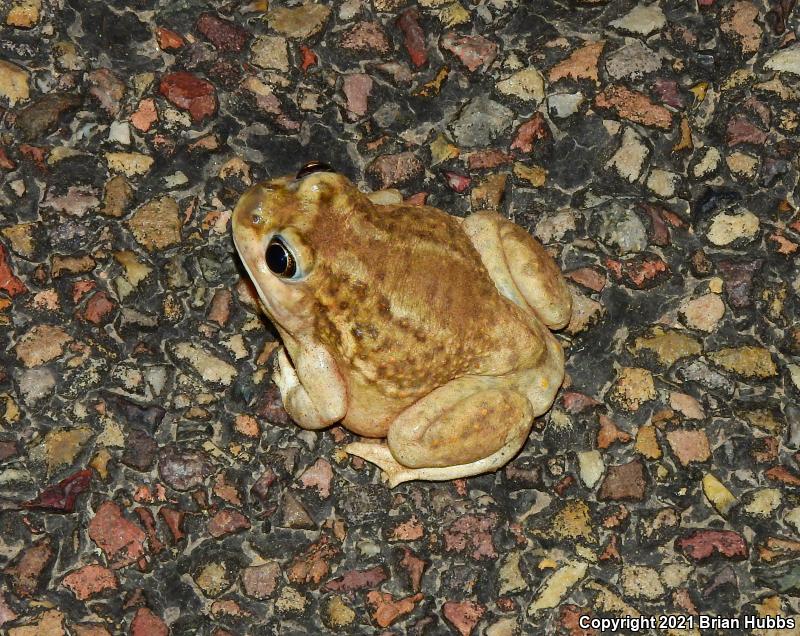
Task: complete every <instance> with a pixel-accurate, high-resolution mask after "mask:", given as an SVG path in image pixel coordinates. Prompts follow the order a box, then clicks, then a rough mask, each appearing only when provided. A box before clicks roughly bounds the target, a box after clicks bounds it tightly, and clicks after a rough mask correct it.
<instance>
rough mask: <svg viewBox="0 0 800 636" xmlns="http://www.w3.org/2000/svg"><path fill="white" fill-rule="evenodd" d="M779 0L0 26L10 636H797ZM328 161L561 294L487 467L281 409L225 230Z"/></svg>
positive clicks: (797, 291)
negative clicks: (539, 373)
mask: <svg viewBox="0 0 800 636" xmlns="http://www.w3.org/2000/svg"><path fill="white" fill-rule="evenodd" d="M794 5H795V1H794V0H777V1H772V0H770V1H766V0H762V1H750V0H736V1H732V2H731V1H727V0H696V1H691V2H686V1H679V0H655V1H654V2H651V3H633V2H630V1H620V2H602V1H598V0H575V1H574V2H567V1H564V2H556V1H553V0H542V1H536V2H532V1H531V2H526V1H523V0H480V1H471V0H418V1H417V2H416V3H414V2H410V1H408V0H336V1H334V2H327V3H325V2H318V3H313V2H306V3H301V2H293V1H291V0H286V1H284V2H270V3H269V4H268V3H267V2H266V0H253V1H252V2H249V3H248V2H247V1H243V2H238V1H232V2H227V3H223V2H187V1H186V0H172V1H167V0H110V1H109V2H103V1H94V0H7V1H6V2H3V3H2V5H0V325H1V326H0V633H3V634H9V635H11V636H58V635H61V634H71V635H75V636H100V635H102V634H134V635H136V636H151V635H161V634H173V635H179V634H193V635H194V634H203V635H204V634H208V635H214V636H224V635H233V634H252V635H260V634H281V635H284V634H323V633H345V634H420V635H421V634H461V635H462V636H467V635H470V634H486V635H487V636H505V635H512V634H569V635H571V636H578V635H586V634H599V631H598V630H597V629H593V628H591V627H589V628H586V629H584V628H582V627H581V623H580V618H579V617H580V616H582V615H591V616H595V617H601V616H602V617H612V618H614V617H616V618H619V617H624V616H626V615H629V616H633V617H637V616H645V617H647V616H667V615H674V616H675V617H677V618H676V619H675V620H674V621H673V623H672V624H671V625H667V627H666V628H664V629H659V628H658V627H657V628H655V629H647V630H645V632H644V633H661V634H700V633H703V634H723V633H725V634H730V633H737V634H739V633H741V634H748V633H753V634H776V635H777V634H780V635H782V636H783V635H788V634H800V627H797V626H796V627H795V628H793V629H783V630H777V629H770V627H771V626H773V627H774V626H775V625H777V623H776V620H777V619H775V618H773V619H771V620H772V622H769V621H767V620H766V619H765V618H764V617H767V616H771V617H776V616H780V617H782V620H788V619H790V618H792V617H794V619H795V621H797V619H798V614H800V607H799V606H800V599H799V598H798V596H799V595H800V558H799V557H800V405H798V396H799V395H800V323H798V307H800V298H799V297H798V296H799V295H800V267H798V258H797V255H798V245H800V213H798V206H800V198H799V197H798V170H800V164H799V163H798V148H799V147H800V139H798V126H800V110H799V109H798V107H799V106H800V43H798V42H797V33H798V29H799V28H800V27H799V26H798V25H800V15H799V14H800V10H796V9H795V6H794ZM314 159H318V160H323V161H327V162H328V163H331V164H333V165H334V166H336V168H337V169H338V170H340V171H341V172H343V173H345V174H347V175H349V176H350V177H351V178H352V179H353V180H354V181H356V182H357V183H359V185H361V186H362V187H364V188H365V189H367V188H372V189H375V188H382V187H396V188H399V189H400V190H401V192H402V193H403V195H404V196H405V197H407V198H408V199H410V200H411V201H413V202H416V203H421V202H427V203H429V204H432V205H436V206H438V207H441V208H443V209H446V210H448V211H449V212H451V213H453V214H458V215H465V214H467V213H468V212H469V211H470V210H474V209H481V208H486V207H489V208H497V209H499V210H500V211H502V212H503V213H504V214H506V215H507V216H508V217H509V218H512V219H514V220H515V221H516V222H517V223H519V224H521V225H523V226H524V227H526V228H527V229H529V230H530V231H531V232H532V233H533V234H534V235H536V236H537V237H538V238H539V239H540V240H541V241H542V242H543V243H544V244H545V245H546V246H547V247H548V249H549V250H551V252H552V253H553V254H554V256H555V257H556V258H557V260H558V262H559V264H560V266H561V267H562V269H563V271H564V272H565V273H566V275H567V277H568V279H569V281H570V286H571V290H572V293H573V295H574V305H575V311H574V316H573V319H572V322H571V323H570V325H569V326H568V327H567V328H566V329H565V330H563V332H561V334H560V336H559V337H560V339H561V341H562V343H563V344H564V346H565V348H566V351H567V355H568V362H567V374H568V375H567V380H566V382H565V386H564V388H563V389H562V391H561V392H560V394H559V396H558V398H557V400H556V403H555V405H554V407H553V409H552V410H551V411H550V412H549V413H548V414H547V415H546V416H544V417H542V418H540V419H539V420H538V421H537V422H536V424H535V426H534V431H533V432H532V433H531V436H530V440H529V441H528V443H527V445H526V446H525V448H524V449H523V451H522V452H521V454H520V455H519V456H518V457H517V458H516V459H514V460H513V461H512V462H511V463H510V464H509V465H508V466H506V467H505V468H503V469H502V470H500V471H498V472H497V473H495V474H489V475H483V476H479V477H475V478H471V479H466V480H457V481H454V482H442V483H423V482H412V483H408V484H403V485H401V486H400V487H398V488H396V489H394V490H389V489H388V488H387V487H386V486H385V485H384V484H383V483H382V482H381V478H380V471H379V470H377V469H376V468H375V467H374V466H372V465H369V464H365V463H364V462H363V461H360V460H356V459H353V458H350V457H348V456H347V455H346V454H344V453H343V452H342V448H343V446H344V445H345V444H346V443H347V442H348V441H352V440H353V439H354V436H353V435H352V434H350V433H349V432H347V431H346V430H344V429H342V428H341V427H334V428H333V429H330V430H328V431H324V432H319V433H316V432H303V431H302V430H300V429H299V428H298V427H297V426H295V425H294V424H293V423H292V422H291V421H290V420H289V419H288V417H287V415H286V413H285V412H284V411H283V409H282V407H281V403H280V397H279V395H278V393H277V390H276V388H275V387H274V385H273V384H272V382H271V379H270V375H271V370H272V365H273V362H274V352H275V348H276V346H277V343H276V335H275V332H274V330H273V329H272V328H271V327H270V326H269V324H268V322H267V321H266V320H265V319H264V318H262V317H261V316H260V315H259V313H258V310H257V307H256V304H255V302H254V296H253V291H252V288H251V287H250V286H249V285H248V284H247V282H246V281H245V280H244V278H243V274H244V273H243V270H242V268H241V265H240V264H239V262H238V259H237V257H236V255H235V253H234V250H233V246H232V242H231V239H230V214H231V209H232V207H233V205H234V204H235V202H236V200H237V198H238V196H239V195H240V194H241V193H242V192H243V190H244V189H245V188H246V187H247V186H248V185H249V184H251V183H253V182H255V181H257V180H260V179H263V178H266V177H272V176H279V175H283V174H290V173H293V172H294V171H296V170H297V169H298V168H299V167H300V166H301V165H303V164H304V163H306V162H307V161H310V160H314ZM700 616H707V617H709V616H712V617H715V616H720V617H733V618H736V617H742V616H749V617H751V619H753V620H754V619H759V621H760V622H758V623H757V624H756V625H755V626H754V627H744V626H740V628H738V629H735V630H733V631H726V630H725V629H724V627H725V625H723V624H721V623H720V624H718V625H717V626H715V627H713V628H711V629H703V630H701V629H700V628H699V618H700ZM692 617H693V619H694V622H693V624H689V622H687V620H688V619H689V618H692ZM678 619H680V621H682V623H680V621H679V620H678ZM681 626H683V627H685V628H686V627H688V629H678V628H679V627H681ZM605 633H610V632H608V631H606V632H605Z"/></svg>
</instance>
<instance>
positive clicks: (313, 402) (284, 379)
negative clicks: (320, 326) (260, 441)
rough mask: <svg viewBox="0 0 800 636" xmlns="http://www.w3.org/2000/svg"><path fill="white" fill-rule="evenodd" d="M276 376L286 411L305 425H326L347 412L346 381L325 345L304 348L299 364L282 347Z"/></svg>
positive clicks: (297, 356)
mask: <svg viewBox="0 0 800 636" xmlns="http://www.w3.org/2000/svg"><path fill="white" fill-rule="evenodd" d="M272 379H273V380H274V382H275V384H277V385H278V389H279V390H280V392H281V399H282V400H283V406H284V408H285V409H286V412H287V413H288V414H289V416H290V417H291V418H292V419H293V420H294V421H295V422H297V424H298V425H299V426H300V427H302V428H305V429H310V430H318V429H321V428H325V427H326V426H330V425H331V424H333V423H334V422H338V421H339V420H341V419H342V418H343V417H344V415H345V413H346V412H347V389H346V387H345V383H344V380H343V379H342V376H341V373H339V370H338V368H337V367H336V362H335V361H334V360H333V358H332V357H331V356H330V354H329V353H328V352H327V351H325V350H324V349H323V348H322V347H319V346H316V347H306V348H302V349H300V350H299V352H298V353H297V355H296V366H295V365H292V361H291V360H289V356H288V355H287V353H286V349H284V348H283V347H281V349H280V351H278V368H277V369H276V371H275V373H274V374H273V375H272ZM311 396H314V397H313V398H312V397H311Z"/></svg>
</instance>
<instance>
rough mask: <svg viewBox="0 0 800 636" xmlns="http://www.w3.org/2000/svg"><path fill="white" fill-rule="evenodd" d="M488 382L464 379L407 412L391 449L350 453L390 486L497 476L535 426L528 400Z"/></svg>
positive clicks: (395, 428)
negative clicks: (381, 473) (381, 474)
mask: <svg viewBox="0 0 800 636" xmlns="http://www.w3.org/2000/svg"><path fill="white" fill-rule="evenodd" d="M488 384H489V382H488V381H487V380H486V379H483V378H459V379H457V380H453V381H451V382H449V383H448V384H446V385H445V386H443V387H440V388H438V389H436V390H435V391H433V392H432V393H430V394H429V395H427V396H425V397H424V398H422V399H421V400H420V401H418V402H416V403H415V404H413V405H412V406H410V407H409V408H408V409H406V410H405V411H403V412H402V413H401V414H400V415H399V416H398V417H397V418H396V419H395V420H394V421H393V422H392V424H391V426H390V428H389V434H388V437H387V444H383V443H380V444H371V443H364V442H357V443H353V444H349V445H348V446H347V447H345V451H346V452H348V453H350V454H351V455H358V456H359V457H362V458H364V459H366V460H367V461H369V462H372V463H374V464H377V465H378V466H379V467H380V468H381V469H382V470H383V471H384V472H385V473H386V476H387V478H388V481H389V485H390V486H392V487H394V486H396V485H397V484H400V483H403V482H405V481H411V480H414V479H423V480H431V481H439V480H445V479H457V478H460V477H468V476H471V475H478V474H480V473H485V472H490V471H493V470H497V469H498V468H500V467H501V466H503V465H504V464H506V463H507V462H508V461H509V460H510V459H511V458H512V457H514V455H516V453H517V452H518V451H519V449H520V448H522V446H523V445H524V444H525V441H526V440H527V438H528V433H529V431H530V428H531V424H532V423H533V410H532V407H531V404H530V402H529V401H528V399H527V398H526V397H525V396H524V395H522V394H520V393H518V392H517V391H514V390H512V389H508V388H494V387H491V386H487V385H488Z"/></svg>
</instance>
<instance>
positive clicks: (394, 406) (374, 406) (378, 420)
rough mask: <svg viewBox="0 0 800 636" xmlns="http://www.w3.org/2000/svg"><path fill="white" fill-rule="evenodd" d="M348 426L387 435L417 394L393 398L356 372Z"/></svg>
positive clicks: (350, 392)
mask: <svg viewBox="0 0 800 636" xmlns="http://www.w3.org/2000/svg"><path fill="white" fill-rule="evenodd" d="M348 380H349V381H348V392H347V414H346V415H345V416H344V419H343V420H342V424H343V425H344V427H345V428H346V429H347V430H349V431H352V432H353V433H356V434H357V435H361V436H363V437H386V434H387V433H388V432H389V426H390V424H391V423H392V421H393V420H394V419H395V418H396V417H397V416H398V415H399V414H400V413H401V412H402V411H404V410H405V409H406V408H407V407H408V406H409V405H410V404H412V403H414V402H415V401H416V398H390V397H387V396H385V395H383V394H382V393H380V392H379V391H378V390H377V389H376V388H375V387H374V386H371V385H369V384H366V383H365V382H364V381H362V380H361V379H360V378H359V377H357V376H356V375H355V374H352V375H351V376H350V378H348Z"/></svg>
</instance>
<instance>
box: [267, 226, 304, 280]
mask: <svg viewBox="0 0 800 636" xmlns="http://www.w3.org/2000/svg"><path fill="white" fill-rule="evenodd" d="M264 257H265V260H266V261H267V267H269V269H270V271H271V272H272V273H273V274H275V275H276V276H280V277H281V278H291V277H292V276H294V275H295V274H296V273H297V261H295V258H294V256H292V253H291V252H290V251H289V248H288V247H286V244H285V243H284V242H283V240H282V239H281V238H280V237H278V236H275V237H273V238H272V240H271V241H270V242H269V245H267V251H266V254H265V255H264Z"/></svg>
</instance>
